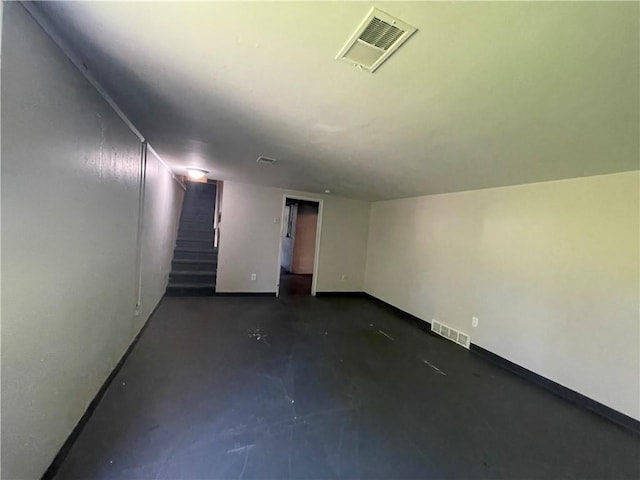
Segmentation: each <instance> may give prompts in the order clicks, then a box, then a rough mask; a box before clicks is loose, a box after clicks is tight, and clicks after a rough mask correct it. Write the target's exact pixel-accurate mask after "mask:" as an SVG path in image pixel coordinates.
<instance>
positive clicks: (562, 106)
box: [39, 2, 640, 200]
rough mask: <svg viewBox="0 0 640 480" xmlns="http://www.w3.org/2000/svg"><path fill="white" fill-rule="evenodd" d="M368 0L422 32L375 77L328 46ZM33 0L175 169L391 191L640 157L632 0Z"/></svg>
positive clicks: (341, 190)
mask: <svg viewBox="0 0 640 480" xmlns="http://www.w3.org/2000/svg"><path fill="white" fill-rule="evenodd" d="M371 6H376V7H378V8H380V9H382V10H384V11H386V12H387V13H390V14H391V15H394V16H396V17H399V18H400V19H401V20H403V21H405V22H407V23H409V24H412V25H415V26H416V27H417V28H418V29H419V30H418V32H417V33H416V34H415V35H413V36H412V37H411V38H410V39H409V41H408V42H407V43H405V45H404V46H402V47H401V48H400V50H398V51H397V52H396V53H395V54H394V55H393V56H392V57H391V58H390V59H389V60H388V61H387V62H386V63H385V64H384V65H382V66H381V67H380V68H379V69H378V70H377V71H376V72H375V73H374V74H370V73H366V72H361V71H359V70H358V69H357V68H354V67H353V66H352V65H349V64H348V63H346V62H344V61H338V60H335V55H336V54H337V52H338V51H339V50H340V48H341V47H342V45H343V44H344V42H346V41H347V39H348V38H349V37H350V36H351V34H352V33H353V31H354V30H355V28H356V27H357V26H358V24H359V23H360V21H361V20H362V19H363V18H364V17H365V15H366V14H367V13H368V11H369V9H370V7H371ZM39 8H40V9H41V10H42V12H43V14H44V15H45V16H46V17H47V18H48V20H49V21H50V22H52V23H53V25H54V28H56V30H57V31H58V33H59V34H60V35H61V36H62V37H63V38H64V39H65V40H66V41H67V42H68V43H69V44H71V45H72V46H73V48H75V49H76V52H75V53H76V54H77V55H79V56H80V57H81V58H82V59H83V60H84V62H85V63H86V65H87V67H88V69H89V70H90V71H91V72H92V74H93V76H94V77H95V78H97V79H98V80H99V81H100V83H101V84H102V86H103V87H104V89H105V90H106V91H107V92H108V93H109V94H110V95H111V96H112V97H113V99H114V100H115V102H116V103H117V104H118V105H119V106H120V108H121V109H122V110H123V111H124V112H125V113H126V115H127V116H128V117H129V118H130V119H131V120H132V122H133V123H134V124H135V125H136V127H137V128H138V129H139V130H140V131H141V132H142V134H143V135H144V136H145V137H146V138H147V139H148V140H149V142H150V143H151V144H152V145H153V146H154V147H155V149H156V150H157V151H158V153H159V154H160V155H161V156H162V157H163V159H164V160H165V161H166V162H167V163H169V165H171V167H172V168H173V169H174V170H175V171H176V172H177V173H185V172H184V168H185V167H186V166H197V167H202V168H205V169H207V170H209V171H210V173H209V175H208V176H209V177H210V178H214V179H221V180H232V181H240V182H246V183H254V184H261V185H270V186H277V187H284V188H292V189H296V190H303V191H309V192H324V190H325V189H330V190H331V191H332V192H333V193H334V194H335V195H338V196H345V197H352V198H361V199H366V200H380V199H390V198H399V197H408V196H413V195H422V194H435V193H443V192H453V191H461V190H471V189H479V188H486V187H494V186H501V185H513V184H521V183H529V182H537V181H546V180H553V179H561V178H572V177H579V176H587V175H596V174H603V173H613V172H620V171H628V170H635V169H638V168H639V164H638V162H639V157H638V155H639V151H640V145H639V142H640V140H639V130H640V121H639V111H638V106H639V100H640V99H639V93H638V86H639V72H640V64H639V48H640V47H639V45H640V41H639V40H640V39H639V30H640V28H639V18H640V15H639V14H640V4H639V3H637V2H629V3H612V2H598V3H596V2H579V3H572V2H495V3H494V2H491V3H485V2H451V3H441V2H390V3H364V2H353V3H348V2H291V3H285V2H274V3H271V2H250V3H244V2H233V3H231V2H229V3H190V2H189V3H186V2H176V3H160V2H140V3H132V2H122V3H119V2H51V3H48V2H43V3H41V4H39ZM259 155H264V156H267V157H272V158H275V159H277V160H278V162H277V163H276V164H275V165H272V166H268V165H260V164H257V163H256V158H257V157H258V156H259Z"/></svg>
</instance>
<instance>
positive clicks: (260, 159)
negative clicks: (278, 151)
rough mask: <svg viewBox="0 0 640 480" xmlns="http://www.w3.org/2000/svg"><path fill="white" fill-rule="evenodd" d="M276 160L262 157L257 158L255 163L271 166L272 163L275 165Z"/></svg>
mask: <svg viewBox="0 0 640 480" xmlns="http://www.w3.org/2000/svg"><path fill="white" fill-rule="evenodd" d="M276 161H277V160H276V159H275V158H269V157H263V156H260V157H258V159H257V160H256V162H257V163H264V164H265V165H273V164H274V163H276Z"/></svg>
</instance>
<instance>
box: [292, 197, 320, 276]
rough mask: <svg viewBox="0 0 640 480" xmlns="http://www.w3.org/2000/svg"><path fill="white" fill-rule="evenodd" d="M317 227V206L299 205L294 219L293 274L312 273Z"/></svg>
mask: <svg viewBox="0 0 640 480" xmlns="http://www.w3.org/2000/svg"><path fill="white" fill-rule="evenodd" d="M317 226H318V208H317V206H315V207H313V206H311V205H300V206H299V207H298V215H297V217H296V236H295V241H294V245H293V270H292V271H293V273H298V274H312V273H313V261H314V258H315V253H316V232H317Z"/></svg>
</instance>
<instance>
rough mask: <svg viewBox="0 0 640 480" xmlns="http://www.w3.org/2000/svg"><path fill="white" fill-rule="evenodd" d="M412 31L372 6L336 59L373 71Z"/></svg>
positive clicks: (399, 21)
mask: <svg viewBox="0 0 640 480" xmlns="http://www.w3.org/2000/svg"><path fill="white" fill-rule="evenodd" d="M416 30H417V29H416V28H415V27H412V26H411V25H409V24H407V23H404V22H403V21H401V20H399V19H397V18H394V17H392V16H391V15H389V14H388V13H385V12H383V11H382V10H378V9H377V8H372V9H371V10H370V11H369V14H368V15H367V16H366V17H365V19H364V20H363V21H362V23H360V25H359V26H358V28H357V29H356V31H355V32H354V34H353V35H352V36H351V38H350V39H349V40H348V41H347V43H346V44H345V45H344V47H342V49H341V50H340V51H339V52H338V55H336V58H337V59H342V60H346V61H347V62H349V63H352V64H353V65H355V66H357V67H360V68H361V69H363V70H366V71H368V72H371V73H373V72H374V71H375V70H376V69H377V68H378V67H379V66H380V65H382V63H383V62H384V61H385V60H387V58H389V57H390V56H391V54H392V53H393V52H395V51H396V50H397V49H398V48H400V45H402V44H403V43H404V42H406V41H407V40H408V39H409V37H410V36H411V35H413V34H414V33H415V31H416Z"/></svg>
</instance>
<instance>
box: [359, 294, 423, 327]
mask: <svg viewBox="0 0 640 480" xmlns="http://www.w3.org/2000/svg"><path fill="white" fill-rule="evenodd" d="M364 296H365V297H366V298H368V299H369V300H371V301H372V302H374V303H377V304H378V305H380V306H382V307H384V308H386V309H387V310H389V311H391V312H393V313H395V314H396V315H399V316H400V317H402V319H403V320H406V321H408V322H409V323H412V324H413V325H415V326H417V327H418V328H419V329H420V330H422V331H423V332H426V333H428V334H429V335H433V334H432V333H431V323H430V322H427V321H426V320H422V319H421V318H420V317H416V316H415V315H412V314H410V313H409V312H405V311H404V310H402V309H401V308H398V307H396V306H394V305H391V304H390V303H387V302H385V301H384V300H381V299H379V298H378V297H374V296H373V295H371V294H370V293H366V292H364Z"/></svg>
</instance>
